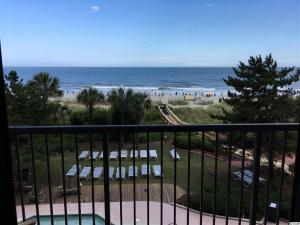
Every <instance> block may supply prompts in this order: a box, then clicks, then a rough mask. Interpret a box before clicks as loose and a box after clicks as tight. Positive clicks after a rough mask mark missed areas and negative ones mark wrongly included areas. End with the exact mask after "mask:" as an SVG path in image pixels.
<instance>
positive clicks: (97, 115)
mask: <svg viewBox="0 0 300 225" xmlns="http://www.w3.org/2000/svg"><path fill="white" fill-rule="evenodd" d="M92 124H95V125H107V124H110V111H109V110H107V109H95V111H94V114H93V120H92Z"/></svg>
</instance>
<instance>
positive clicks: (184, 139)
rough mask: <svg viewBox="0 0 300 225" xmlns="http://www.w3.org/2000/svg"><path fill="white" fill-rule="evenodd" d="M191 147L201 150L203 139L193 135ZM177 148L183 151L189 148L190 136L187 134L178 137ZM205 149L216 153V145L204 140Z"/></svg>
mask: <svg viewBox="0 0 300 225" xmlns="http://www.w3.org/2000/svg"><path fill="white" fill-rule="evenodd" d="M190 146H191V148H198V149H200V148H201V146H202V139H201V137H200V136H199V135H192V136H191V143H190ZM177 147H178V148H181V149H187V147H188V135H187V134H184V135H179V136H177ZM204 149H205V150H211V151H214V150H215V147H214V144H213V143H211V142H210V141H208V140H204Z"/></svg>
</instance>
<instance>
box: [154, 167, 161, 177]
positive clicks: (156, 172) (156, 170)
mask: <svg viewBox="0 0 300 225" xmlns="http://www.w3.org/2000/svg"><path fill="white" fill-rule="evenodd" d="M152 171H153V174H154V176H155V177H160V176H161V166H160V165H153V166H152Z"/></svg>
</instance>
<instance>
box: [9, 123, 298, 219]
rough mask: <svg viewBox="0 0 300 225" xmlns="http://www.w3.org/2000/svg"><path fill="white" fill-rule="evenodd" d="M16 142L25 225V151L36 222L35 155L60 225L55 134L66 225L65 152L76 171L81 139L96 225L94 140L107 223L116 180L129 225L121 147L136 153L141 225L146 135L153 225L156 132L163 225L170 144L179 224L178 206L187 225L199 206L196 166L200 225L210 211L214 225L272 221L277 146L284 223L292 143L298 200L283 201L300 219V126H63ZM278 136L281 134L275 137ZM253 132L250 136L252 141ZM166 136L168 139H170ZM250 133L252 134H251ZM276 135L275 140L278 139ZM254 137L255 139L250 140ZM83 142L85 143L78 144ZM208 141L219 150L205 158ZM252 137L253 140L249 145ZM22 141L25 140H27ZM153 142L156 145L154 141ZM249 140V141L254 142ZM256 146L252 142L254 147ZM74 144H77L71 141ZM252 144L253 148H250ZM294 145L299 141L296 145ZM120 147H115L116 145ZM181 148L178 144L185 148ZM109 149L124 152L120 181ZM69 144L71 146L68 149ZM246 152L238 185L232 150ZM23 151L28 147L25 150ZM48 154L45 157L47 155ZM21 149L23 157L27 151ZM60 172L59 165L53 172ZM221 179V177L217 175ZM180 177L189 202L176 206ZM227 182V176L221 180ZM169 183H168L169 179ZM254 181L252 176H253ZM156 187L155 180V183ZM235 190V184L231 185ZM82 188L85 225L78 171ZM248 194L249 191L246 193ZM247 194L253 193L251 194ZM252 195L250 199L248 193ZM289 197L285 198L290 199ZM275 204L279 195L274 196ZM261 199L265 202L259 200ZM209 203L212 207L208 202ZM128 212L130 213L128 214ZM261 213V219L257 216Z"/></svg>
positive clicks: (20, 132)
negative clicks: (139, 153)
mask: <svg viewBox="0 0 300 225" xmlns="http://www.w3.org/2000/svg"><path fill="white" fill-rule="evenodd" d="M9 130H10V138H11V146H12V151H13V149H15V151H14V152H15V153H14V154H12V155H13V156H12V157H13V161H15V162H16V163H15V164H14V165H15V166H14V167H15V168H14V171H15V180H17V184H18V185H17V186H18V187H19V189H20V190H19V194H18V197H17V199H19V205H20V207H21V213H22V220H23V221H25V220H26V219H27V218H28V217H27V216H26V203H25V200H24V194H23V192H24V191H23V188H24V184H23V179H22V164H23V162H22V161H24V159H25V158H27V154H30V160H29V161H30V162H31V167H30V169H31V172H32V176H33V193H34V196H33V202H34V204H35V208H36V218H37V224H38V225H39V224H40V220H39V213H40V212H39V191H38V183H39V180H38V179H39V177H38V176H37V171H38V170H39V168H38V167H37V165H36V157H37V154H39V155H44V157H45V158H46V159H45V162H46V170H47V180H46V182H47V186H48V189H47V190H48V192H49V194H48V195H49V201H47V203H48V204H49V205H50V208H49V209H50V211H49V213H50V216H51V224H52V225H53V224H54V219H53V217H54V212H53V204H54V202H53V185H52V182H53V180H52V178H53V177H51V172H52V170H53V168H52V167H51V160H50V157H51V156H50V148H51V149H53V147H51V146H50V142H49V136H53V135H54V136H55V137H56V138H57V139H56V140H59V143H56V142H55V143H54V142H53V141H52V142H51V143H52V144H55V145H56V146H57V149H58V154H59V155H60V157H61V165H60V166H61V169H60V171H61V178H62V197H63V204H64V216H65V224H68V217H67V216H68V208H67V184H66V180H65V178H66V177H65V175H66V169H68V168H66V165H65V153H66V147H67V146H68V147H69V148H71V149H72V152H73V151H75V152H74V154H75V158H76V160H75V163H76V168H77V171H79V170H80V165H79V164H80V161H79V150H80V148H79V144H81V142H83V143H87V144H88V146H89V153H90V156H91V157H90V159H89V160H90V162H89V163H90V167H91V173H92V178H91V179H90V183H87V184H88V185H90V186H91V198H92V200H91V204H92V215H93V224H96V220H95V214H96V211H97V208H96V206H95V201H96V200H95V191H96V190H95V188H96V187H95V185H96V184H95V180H94V179H93V178H94V177H93V176H94V175H93V174H94V168H95V162H94V160H93V157H92V156H93V148H94V142H95V141H96V142H97V141H98V140H100V142H99V143H101V146H102V151H103V161H102V162H103V171H104V173H103V175H104V178H103V186H104V206H105V207H104V208H105V223H106V224H111V219H110V203H111V202H110V185H111V183H112V182H114V184H118V186H119V202H120V206H119V208H120V224H121V225H122V224H123V213H124V209H123V204H122V203H123V196H122V189H123V188H124V186H123V182H127V183H128V182H131V181H123V180H122V179H121V177H122V174H121V167H122V165H124V163H125V162H124V161H122V158H121V149H122V148H123V144H124V142H125V143H127V144H128V143H129V145H128V146H131V148H130V149H132V150H133V158H132V165H133V174H134V175H133V179H132V184H133V190H132V191H133V200H132V201H133V205H134V206H133V211H134V212H133V217H134V218H133V220H132V221H133V222H132V223H133V224H136V217H137V213H136V210H137V209H136V201H137V196H136V191H137V182H138V180H137V178H136V176H135V175H136V172H137V171H136V165H137V164H136V163H137V161H136V160H137V159H136V157H135V154H136V153H135V152H136V151H135V150H137V142H139V140H138V135H140V134H145V135H146V138H145V139H144V142H145V148H146V150H147V158H146V165H147V177H146V192H147V193H146V195H147V196H146V202H147V211H146V215H147V224H150V223H151V215H150V212H149V209H150V191H149V190H150V183H151V182H152V181H151V182H150V178H151V169H150V154H149V151H150V146H152V143H151V141H152V139H151V136H150V135H151V134H157V136H156V137H157V138H156V139H155V143H156V144H157V145H156V146H157V148H160V149H159V152H160V154H158V156H159V158H160V160H158V161H157V162H158V163H159V164H160V166H161V175H160V178H159V180H158V184H159V186H160V201H159V202H160V224H163V214H164V211H163V209H164V207H163V204H164V200H163V198H164V196H163V188H164V182H165V180H166V179H169V178H167V177H166V175H165V174H167V172H165V171H164V170H166V169H165V168H164V164H166V163H167V159H166V158H164V153H165V152H166V151H169V150H170V149H167V148H166V144H168V145H169V148H170V146H172V147H173V148H174V156H175V159H174V160H173V162H171V163H170V164H168V166H169V167H170V166H171V167H172V173H170V174H171V175H169V176H172V177H171V178H172V181H173V183H172V185H173V221H172V222H173V223H174V224H176V221H177V219H178V218H177V210H178V208H177V204H179V203H180V204H184V205H185V206H186V211H187V214H186V215H187V216H186V224H190V210H191V208H195V204H192V200H193V201H195V197H194V196H193V199H192V193H191V187H192V182H191V179H194V178H193V177H192V176H191V171H193V173H194V176H195V172H194V168H193V166H197V168H200V170H199V171H198V172H197V173H196V174H197V176H199V178H200V186H199V187H196V188H198V192H199V195H197V196H198V199H196V202H199V208H197V209H198V210H199V217H200V219H199V220H200V224H204V221H203V212H209V213H211V214H212V224H215V223H216V218H217V215H219V214H222V215H223V216H224V218H223V219H224V223H225V224H230V223H229V220H230V217H232V216H234V215H236V217H237V220H238V223H239V224H241V222H242V219H243V217H246V218H248V219H249V224H256V221H257V220H259V219H260V218H265V219H264V220H263V223H264V224H266V222H267V219H266V218H268V215H269V211H268V210H269V203H270V194H271V192H272V193H273V192H275V191H276V190H273V188H272V182H274V180H273V179H277V176H276V177H275V178H272V176H271V174H272V173H274V171H273V169H272V168H273V163H272V162H273V155H274V154H275V151H274V145H275V144H276V145H278V146H280V147H278V146H277V149H281V150H282V151H280V154H279V153H278V154H277V155H278V157H280V158H281V167H280V168H279V169H280V171H279V174H280V178H278V179H279V180H278V182H277V183H279V189H278V190H277V192H278V193H277V194H278V199H277V201H276V204H277V207H276V210H277V213H276V214H275V216H276V223H277V224H278V223H279V219H280V218H281V212H282V207H283V206H282V201H283V196H282V193H283V185H284V179H285V176H286V174H285V157H286V153H287V150H288V147H289V146H288V145H289V143H290V142H291V143H293V147H294V149H290V150H291V151H294V152H295V154H296V164H295V166H294V173H293V174H292V175H289V177H290V178H289V179H291V180H292V181H294V182H293V183H290V185H289V187H290V188H291V190H292V191H291V192H292V193H291V194H292V196H293V197H290V198H289V200H286V201H285V207H286V210H288V211H289V212H290V217H289V218H287V215H285V216H284V217H285V218H286V219H287V220H290V221H297V220H299V213H296V212H297V210H299V208H298V207H299V203H297V202H299V201H300V199H299V169H300V165H299V157H300V149H299V142H300V138H299V137H300V136H299V133H300V125H299V124H232V125H183V126H172V125H128V126H127V125H122V126H61V127H41V126H37V127H10V128H9ZM276 134H277V136H276ZM179 135H181V136H184V135H185V137H186V138H187V139H186V140H187V142H185V143H184V144H183V145H184V146H185V147H184V149H185V150H181V149H182V148H183V147H182V146H183V145H182V143H179ZM247 135H248V136H247ZM166 136H167V137H166ZM249 136H250V137H249ZM275 136H276V137H275ZM251 137H252V138H251ZM79 138H80V141H79ZM65 139H67V141H69V142H68V144H66V140H65ZM195 139H197V140H198V139H199V143H200V145H199V146H198V147H195V146H194V145H193V148H194V149H192V141H194V140H195ZM207 140H209V141H210V143H213V150H211V153H207V151H206V147H205V142H206V141H207ZM249 140H250V141H249ZM21 142H22V143H21ZM152 142H153V141H152ZM249 142H250V144H249ZM252 142H254V143H252ZM70 143H71V144H70ZM251 143H252V144H253V146H252V144H251ZM295 143H296V144H295ZM115 144H116V145H115ZM179 144H180V146H179ZM110 145H115V146H117V147H114V148H117V151H118V157H117V159H116V160H117V161H118V162H117V165H118V166H119V168H120V169H119V177H120V179H119V181H118V182H115V181H111V180H110V172H109V170H110V169H109V165H110V157H109V152H110V150H111V148H112V147H111V146H110ZM70 146H71V147H70ZM238 148H239V149H241V150H242V154H241V156H235V157H236V158H237V157H239V158H238V161H239V162H240V167H239V171H240V173H241V174H240V175H241V176H240V183H238V182H234V181H233V180H232V171H233V165H232V162H233V161H232V158H233V156H234V154H235V153H234V152H233V150H235V149H238ZM247 148H249V149H251V151H252V153H253V154H252V156H253V159H252V160H250V165H251V170H252V174H253V176H252V178H251V179H250V183H251V190H250V189H248V188H247V189H246V188H245V186H244V178H245V176H246V174H244V171H245V160H246V149H247ZM24 149H28V150H29V151H27V150H24ZM44 149H45V152H44V151H43V150H44ZM21 151H23V153H22V154H21ZM195 152H196V153H197V154H198V155H197V157H198V156H199V157H198V158H197V159H199V160H198V161H197V162H193V163H191V161H192V160H194V161H195V155H192V154H194V153H195ZM178 153H180V154H183V155H186V159H185V160H183V161H182V162H181V161H178V160H177V154H178ZM206 154H208V155H209V157H211V158H213V160H212V161H211V162H212V163H213V167H212V168H213V169H212V170H211V172H212V173H213V174H212V179H211V181H212V184H211V189H212V191H211V193H212V195H213V196H212V201H211V202H210V203H212V206H211V207H207V203H206V202H205V201H206V200H207V199H206V198H205V193H204V192H205V188H204V186H205V185H206V184H205V181H204V179H206V176H207V174H206V173H204V168H205V163H206V162H205V161H206V160H207V158H206V157H205V155H206ZM262 154H267V156H268V165H267V166H266V168H267V171H268V172H267V173H266V176H265V179H266V182H265V184H264V185H263V187H261V185H260V172H261V170H262V165H261V163H260V162H261V157H262ZM222 157H223V161H224V158H225V161H226V162H227V164H226V165H227V166H226V167H224V168H223V170H224V171H220V165H219V164H221V161H219V160H220V159H221V158H222ZM183 163H184V164H186V165H184V166H186V167H185V168H186V170H184V171H183V170H180V171H178V165H180V164H183ZM55 169H56V168H55ZM220 172H221V174H220V175H219V173H220ZM179 173H180V174H181V175H180V176H182V174H185V175H184V176H186V181H185V182H184V183H185V184H186V185H185V184H183V183H182V182H181V183H180V185H183V186H185V187H186V188H185V189H186V192H187V194H186V200H185V201H184V202H178V201H177V200H178V199H177V186H178V185H179V180H182V179H179V177H178V175H179ZM225 173H226V176H227V177H224V181H223V180H220V179H221V178H220V176H223V175H224V174H225ZM222 179H223V177H222ZM168 181H170V180H168ZM248 181H249V177H248ZM156 183H157V182H156ZM220 185H225V187H224V190H225V195H226V197H225V201H224V202H223V205H224V207H223V206H222V207H220V206H219V203H220V201H219V199H218V198H219V194H218V189H219V187H220ZM233 185H234V186H233ZM76 187H77V190H78V191H77V200H78V201H77V202H78V214H79V224H81V222H82V221H81V220H82V219H81V212H82V206H81V204H82V203H81V201H82V199H81V192H80V190H81V183H80V177H79V172H77V173H76ZM194 189H195V187H194ZM194 189H193V190H194ZM233 189H234V190H236V193H239V203H238V209H237V213H236V214H234V213H230V212H231V211H232V207H231V204H232V201H231V199H232V198H233V197H235V196H233V194H232V191H233ZM245 189H246V190H245ZM262 189H263V190H265V193H266V194H265V195H266V196H265V198H264V199H263V200H262V199H261V196H259V191H261V190H262ZM245 191H246V192H247V193H245ZM246 194H248V195H246ZM285 197H286V196H285ZM246 198H250V200H249V203H250V204H249V206H248V208H247V210H246V211H248V213H246V216H245V212H244V210H245V209H244V208H245V202H244V201H245V199H246ZM273 201H274V197H273ZM261 202H262V203H261ZM286 202H288V206H287V205H286ZM210 203H209V204H210ZM258 205H263V208H262V209H261V210H262V211H261V210H260V212H258ZM220 208H224V210H223V211H222V210H221V211H222V212H221V213H220ZM126 210H127V209H126ZM258 214H260V216H258Z"/></svg>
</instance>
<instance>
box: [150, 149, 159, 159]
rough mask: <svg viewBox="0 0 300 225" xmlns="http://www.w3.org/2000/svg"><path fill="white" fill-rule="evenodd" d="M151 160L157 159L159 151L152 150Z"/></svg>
mask: <svg viewBox="0 0 300 225" xmlns="http://www.w3.org/2000/svg"><path fill="white" fill-rule="evenodd" d="M150 157H151V159H157V151H156V150H155V149H152V150H150Z"/></svg>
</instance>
